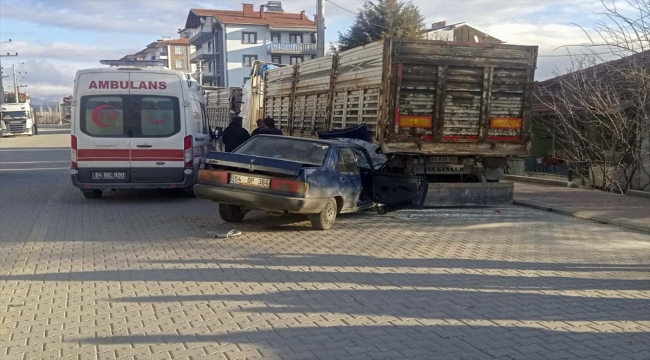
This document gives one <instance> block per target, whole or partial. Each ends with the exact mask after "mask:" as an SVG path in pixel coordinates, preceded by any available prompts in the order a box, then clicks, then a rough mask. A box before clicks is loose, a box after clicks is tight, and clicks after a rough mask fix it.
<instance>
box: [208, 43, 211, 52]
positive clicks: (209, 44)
mask: <svg viewBox="0 0 650 360" xmlns="http://www.w3.org/2000/svg"><path fill="white" fill-rule="evenodd" d="M208 52H212V40H210V41H208Z"/></svg>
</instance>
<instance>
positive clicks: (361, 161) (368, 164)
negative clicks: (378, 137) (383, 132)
mask: <svg viewBox="0 0 650 360" xmlns="http://www.w3.org/2000/svg"><path fill="white" fill-rule="evenodd" d="M354 155H355V157H356V160H357V166H358V167H359V174H360V176H361V192H360V194H359V201H358V202H357V207H359V208H361V207H367V206H371V205H372V203H373V198H372V178H373V175H374V171H373V166H372V160H371V158H370V156H369V155H368V152H367V151H366V150H364V149H361V148H355V149H354Z"/></svg>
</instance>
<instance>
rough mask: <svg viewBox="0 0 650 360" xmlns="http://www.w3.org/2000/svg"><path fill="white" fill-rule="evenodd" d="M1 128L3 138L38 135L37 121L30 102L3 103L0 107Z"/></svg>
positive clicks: (27, 100)
mask: <svg viewBox="0 0 650 360" xmlns="http://www.w3.org/2000/svg"><path fill="white" fill-rule="evenodd" d="M0 128H1V129H2V135H3V136H11V135H29V136H32V135H36V134H37V132H38V130H37V128H36V121H35V117H34V110H33V109H32V106H31V104H30V100H29V99H26V100H25V102H20V103H7V102H3V103H2V107H0Z"/></svg>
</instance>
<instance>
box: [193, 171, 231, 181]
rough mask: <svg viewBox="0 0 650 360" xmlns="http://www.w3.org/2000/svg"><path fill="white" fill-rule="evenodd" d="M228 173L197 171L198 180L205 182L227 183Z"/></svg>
mask: <svg viewBox="0 0 650 360" xmlns="http://www.w3.org/2000/svg"><path fill="white" fill-rule="evenodd" d="M228 175H229V173H227V172H225V171H214V170H205V169H201V170H199V180H201V181H206V182H217V183H224V184H225V183H227V182H228Z"/></svg>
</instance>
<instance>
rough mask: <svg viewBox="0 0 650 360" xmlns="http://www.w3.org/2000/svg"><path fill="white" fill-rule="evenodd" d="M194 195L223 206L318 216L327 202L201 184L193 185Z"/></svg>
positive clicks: (320, 199)
mask: <svg viewBox="0 0 650 360" xmlns="http://www.w3.org/2000/svg"><path fill="white" fill-rule="evenodd" d="M194 193H195V194H196V196H197V197H199V198H201V199H206V200H212V201H216V202H219V203H223V204H229V205H238V206H243V207H246V208H249V209H254V210H266V211H279V212H288V213H294V214H318V213H319V212H321V211H322V210H323V209H324V208H325V205H326V204H327V201H328V198H311V199H310V198H297V197H288V196H283V195H275V194H264V193H257V192H252V191H245V190H238V189H232V188H222V187H217V186H212V185H202V184H197V185H194Z"/></svg>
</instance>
